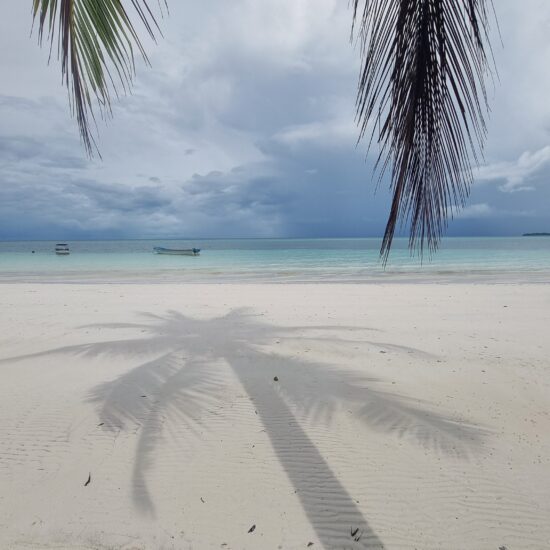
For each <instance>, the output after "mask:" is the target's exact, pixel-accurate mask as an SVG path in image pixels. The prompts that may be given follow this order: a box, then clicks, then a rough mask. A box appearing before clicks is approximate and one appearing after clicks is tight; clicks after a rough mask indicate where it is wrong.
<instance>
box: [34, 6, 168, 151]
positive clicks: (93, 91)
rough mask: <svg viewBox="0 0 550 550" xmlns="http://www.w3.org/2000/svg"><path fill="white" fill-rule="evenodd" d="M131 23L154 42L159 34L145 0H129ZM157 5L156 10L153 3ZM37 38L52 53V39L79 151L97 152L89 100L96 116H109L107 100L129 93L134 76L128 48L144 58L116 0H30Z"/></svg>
mask: <svg viewBox="0 0 550 550" xmlns="http://www.w3.org/2000/svg"><path fill="white" fill-rule="evenodd" d="M126 4H127V5H130V6H131V7H132V8H133V11H134V12H135V13H136V15H137V19H139V20H140V21H141V23H142V24H143V25H144V27H145V29H146V32H147V33H148V35H149V36H150V37H151V38H152V39H153V40H154V39H155V34H156V33H157V32H160V30H159V27H158V24H157V21H156V19H155V16H154V14H153V12H152V10H151V9H150V7H149V5H148V3H147V2H146V1H145V0H129V1H128V2H127V3H126ZM159 7H160V8H161V13H162V7H161V4H160V2H159ZM33 15H34V19H35V21H38V38H39V42H40V43H41V44H42V43H43V40H44V36H45V35H46V36H47V39H48V40H49V41H50V49H51V50H53V47H54V44H55V42H56V41H57V49H58V56H59V58H60V59H61V70H62V77H63V82H64V83H65V84H66V86H67V88H68V90H69V97H70V103H71V110H72V112H73V114H74V115H75V116H76V119H77V122H78V127H79V130H80V135H81V136H82V141H83V143H84V147H85V148H86V151H87V153H88V154H89V155H93V153H94V151H97V146H96V144H95V140H94V137H93V133H92V130H91V126H92V124H93V121H94V120H95V119H94V99H95V100H97V106H98V109H99V111H100V112H101V114H102V116H104V115H106V114H109V113H110V106H111V96H112V94H113V93H114V94H115V95H118V87H119V86H120V87H121V88H122V90H123V91H124V92H127V91H128V90H129V87H130V85H131V83H132V78H133V76H134V73H135V64H134V49H135V48H137V50H138V51H139V53H140V54H141V56H142V57H143V59H144V60H145V61H146V62H147V63H148V58H147V55H146V53H145V50H144V48H143V45H142V42H141V40H140V38H139V36H138V33H137V31H136V29H135V27H134V24H133V23H132V20H131V18H130V15H129V13H128V10H127V9H126V8H125V7H124V6H123V4H122V2H121V0H33Z"/></svg>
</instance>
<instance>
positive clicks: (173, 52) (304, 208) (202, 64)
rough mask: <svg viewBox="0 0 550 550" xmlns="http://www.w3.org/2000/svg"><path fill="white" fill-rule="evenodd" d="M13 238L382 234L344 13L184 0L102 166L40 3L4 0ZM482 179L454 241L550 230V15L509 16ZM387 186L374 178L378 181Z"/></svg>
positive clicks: (509, 2)
mask: <svg viewBox="0 0 550 550" xmlns="http://www.w3.org/2000/svg"><path fill="white" fill-rule="evenodd" d="M1 2H2V13H3V17H2V18H1V19H0V52H2V53H1V54H0V64H1V74H2V83H1V85H0V239H4V240H6V239H24V238H29V239H34V238H52V239H58V238H63V239H69V238H72V239H76V238H118V237H155V236H159V237H160V236H166V237H201V236H203V237H271V236H281V237H293V236H295V237H316V236H319V237H325V236H335V237H338V236H378V235H380V234H381V233H382V232H383V229H384V225H385V218H386V215H387V211H388V202H389V193H388V184H387V182H383V183H382V185H381V186H380V188H379V189H378V191H377V192H376V193H375V185H374V183H375V182H373V181H372V180H373V178H372V160H371V159H370V158H366V156H365V152H366V151H365V148H366V143H364V144H362V145H360V146H359V147H356V145H355V143H356V137H357V128H356V126H355V123H354V99H355V89H356V80H357V75H358V70H359V60H358V52H357V50H356V49H354V48H353V47H352V46H351V45H350V42H349V33H350V23H351V13H350V11H349V9H348V2H347V1H346V0H232V1H231V2H227V0H203V1H197V0H171V1H170V2H169V3H170V9H171V14H170V17H169V18H167V19H164V20H163V21H162V23H161V25H162V28H163V32H164V35H165V36H164V39H161V40H160V42H159V44H158V45H157V46H154V45H153V44H149V43H147V44H148V46H149V47H148V51H149V53H150V58H151V62H152V65H153V68H152V69H149V68H147V67H145V66H144V64H143V63H141V62H138V63H137V76H136V81H135V87H134V91H133V94H132V95H131V96H129V97H122V98H121V99H120V100H119V101H118V102H117V103H116V105H115V107H114V118H113V119H112V120H110V121H108V123H107V124H104V123H102V122H100V123H99V136H100V137H99V147H100V150H101V153H102V156H103V160H98V159H95V160H89V159H87V158H86V155H85V152H84V150H83V148H82V146H81V145H80V142H79V137H78V132H77V127H76V123H75V121H74V120H72V119H71V117H70V114H69V109H68V103H67V93H66V91H65V90H64V88H63V87H62V86H61V77H60V70H59V65H58V64H57V63H56V62H52V63H51V64H50V66H49V67H48V66H47V60H48V59H47V58H48V52H47V49H45V50H40V49H39V48H38V47H37V45H36V37H35V36H33V37H32V38H30V37H29V36H30V29H31V1H30V0H25V1H23V0H1ZM495 4H496V7H497V10H498V13H499V23H500V27H501V33H502V39H503V42H504V47H503V48H502V47H501V46H500V43H499V42H498V41H495V42H494V48H495V54H496V58H497V64H498V67H499V81H497V82H496V84H495V86H494V87H490V96H491V105H492V114H491V121H490V125H489V137H488V141H487V146H486V151H485V165H484V166H482V167H481V168H480V169H479V171H477V172H476V182H475V185H474V187H473V189H472V194H471V197H470V199H469V202H468V206H467V208H466V209H465V210H464V211H463V212H462V213H461V214H460V215H459V216H458V218H456V219H455V220H454V221H453V222H451V224H450V227H449V231H448V234H450V235H516V234H521V233H523V232H526V231H550V209H549V208H548V205H549V204H550V182H549V176H550V64H549V59H550V2H548V0H523V1H522V2H518V1H517V0H496V2H495ZM375 181H376V180H375Z"/></svg>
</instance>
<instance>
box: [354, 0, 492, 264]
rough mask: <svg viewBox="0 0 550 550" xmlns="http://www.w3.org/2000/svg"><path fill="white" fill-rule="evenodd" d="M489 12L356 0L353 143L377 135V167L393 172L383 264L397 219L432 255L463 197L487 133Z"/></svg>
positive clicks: (471, 4)
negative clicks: (357, 60)
mask: <svg viewBox="0 0 550 550" xmlns="http://www.w3.org/2000/svg"><path fill="white" fill-rule="evenodd" d="M489 8H491V9H492V0H353V9H354V14H353V15H354V26H356V25H358V26H359V40H360V44H361V57H362V65H361V72H360V78H359V85H358V92H357V103H356V108H357V120H358V123H359V127H360V137H359V139H362V138H364V137H365V135H366V134H371V136H370V139H371V143H372V140H373V139H376V140H377V142H378V145H379V148H380V152H379V156H378V160H377V163H376V168H375V170H378V173H379V177H380V178H382V176H383V175H384V174H385V173H386V172H387V171H388V169H389V170H390V172H391V190H392V193H393V198H392V204H391V210H390V214H389V218H388V221H387V225H386V230H385V234H384V239H383V242H382V248H381V251H380V252H381V255H382V257H383V258H384V261H387V258H388V254H389V251H390V248H391V245H392V240H393V237H394V234H395V231H396V227H397V224H398V222H399V221H401V222H402V223H403V222H405V223H407V222H409V223H410V236H409V246H410V248H411V250H414V249H415V248H416V247H418V248H419V249H420V252H422V251H423V249H424V246H425V244H427V245H428V247H429V249H430V251H433V250H435V249H436V248H437V246H438V243H439V240H440V238H441V235H442V232H443V230H444V229H445V227H446V224H447V221H448V219H449V216H452V214H453V211H454V209H455V208H457V207H461V206H464V204H465V200H466V198H467V197H468V194H469V190H470V184H471V182H472V169H471V166H472V163H475V162H477V161H478V159H479V158H480V155H481V154H482V150H483V143H484V139H485V135H486V123H485V117H486V114H487V112H488V104H487V94H486V85H485V80H486V78H487V76H488V75H490V74H491V72H492V65H493V64H492V57H491V47H490V43H489V36H488V32H489V23H490V20H491V14H492V13H493V11H490V10H489ZM369 147H370V144H369ZM379 181H380V180H379Z"/></svg>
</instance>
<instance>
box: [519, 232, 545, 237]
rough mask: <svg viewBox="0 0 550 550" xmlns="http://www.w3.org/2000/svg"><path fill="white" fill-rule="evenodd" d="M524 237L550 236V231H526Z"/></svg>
mask: <svg viewBox="0 0 550 550" xmlns="http://www.w3.org/2000/svg"><path fill="white" fill-rule="evenodd" d="M522 236H523V237H550V233H524V234H523V235H522Z"/></svg>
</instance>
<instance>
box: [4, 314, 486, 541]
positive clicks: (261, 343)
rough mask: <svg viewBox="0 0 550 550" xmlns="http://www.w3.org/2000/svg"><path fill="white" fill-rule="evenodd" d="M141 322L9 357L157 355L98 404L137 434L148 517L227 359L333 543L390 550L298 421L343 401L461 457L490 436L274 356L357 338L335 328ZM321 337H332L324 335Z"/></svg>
mask: <svg viewBox="0 0 550 550" xmlns="http://www.w3.org/2000/svg"><path fill="white" fill-rule="evenodd" d="M142 318H143V319H144V322H142V323H135V324H133V323H110V324H103V325H96V328H101V329H106V328H109V329H113V330H117V329H125V330H139V331H140V334H139V336H138V337H136V338H135V339H131V338H130V339H124V340H111V341H102V342H96V343H92V344H83V345H81V346H68V347H62V348H58V349H56V350H48V351H46V352H43V353H42V354H33V355H26V356H19V357H16V358H12V360H21V359H24V358H32V357H34V358H35V357H39V356H41V355H49V354H55V353H61V354H74V355H82V356H85V357H96V356H102V355H105V356H119V355H127V356H129V357H136V356H142V355H143V353H156V354H157V355H158V354H159V353H160V355H159V356H158V357H157V358H156V359H153V360H151V361H148V362H145V363H141V364H140V365H138V366H137V367H135V368H133V369H132V370H130V371H129V372H127V373H125V374H123V375H121V376H119V377H118V378H116V379H114V380H112V381H109V382H106V383H103V384H101V385H99V386H97V387H96V388H95V389H94V390H93V392H92V394H91V395H90V397H89V399H90V401H91V402H93V403H94V404H95V405H96V407H97V408H98V413H99V416H100V419H101V421H102V422H103V423H104V427H105V429H106V430H111V431H117V430H129V429H130V427H131V426H136V425H137V426H138V427H140V434H139V438H138V444H137V448H136V458H135V460H134V469H133V488H132V498H133V501H134V504H135V506H136V508H137V509H138V510H140V511H141V512H143V513H147V514H151V515H153V514H154V503H153V499H152V496H151V495H150V493H149V491H148V489H147V483H146V477H147V472H148V471H149V470H150V468H151V467H152V465H153V462H154V456H155V452H157V449H158V447H159V446H160V442H161V438H162V437H163V436H162V434H163V430H164V428H165V424H166V423H167V422H168V421H170V422H172V423H173V422H178V423H182V424H184V425H186V426H188V427H189V428H190V429H193V428H194V427H196V426H198V425H200V422H201V415H202V412H203V411H204V409H205V407H207V406H208V404H213V403H215V402H216V400H217V399H218V398H219V393H220V390H221V388H222V387H223V384H222V383H221V382H220V379H219V376H218V374H219V373H215V372H214V371H213V370H212V365H213V364H214V363H215V362H219V361H220V360H221V361H223V362H224V363H225V364H228V365H229V366H230V367H231V370H232V371H233V373H234V374H235V375H236V377H237V378H238V380H239V381H240V383H241V385H242V386H243V387H244V388H245V390H246V391H247V392H248V394H249V396H250V398H251V400H252V401H253V402H254V404H255V407H256V409H257V412H258V415H259V417H260V419H261V421H262V423H263V425H264V427H265V430H266V433H267V435H268V437H269V438H270V441H271V443H272V446H273V449H274V451H275V454H276V456H277V458H278V460H279V462H280V463H281V465H282V466H283V468H284V470H285V472H286V473H287V476H288V478H289V480H290V482H291V483H292V485H293V486H294V488H295V493H296V495H297V497H298V498H299V500H300V502H301V505H302V507H303V509H304V511H305V513H306V515H307V517H308V519H309V521H310V523H311V525H312V527H313V528H314V529H315V532H316V534H317V536H318V538H319V540H320V542H321V544H322V545H324V546H325V547H339V548H341V547H346V548H382V547H383V544H382V542H381V540H380V539H379V538H378V536H377V535H376V533H375V532H374V531H373V529H372V528H371V527H370V526H369V524H368V522H367V520H366V519H365V518H364V516H363V515H362V512H361V511H360V510H359V508H358V507H357V505H356V502H355V500H354V499H353V498H352V497H351V495H350V494H349V492H348V491H347V489H346V488H345V487H344V486H343V485H342V484H341V482H340V481H339V480H338V478H337V477H336V476H335V475H334V473H333V472H332V470H331V468H330V465H329V464H328V463H327V462H326V460H325V459H324V458H323V457H322V456H321V454H320V453H319V451H318V450H317V447H316V445H315V444H314V442H313V441H312V440H311V439H310V437H309V436H308V435H307V433H306V432H305V431H304V429H303V428H302V427H301V425H300V422H298V420H297V417H296V415H297V414H298V415H300V416H301V417H302V418H304V419H307V418H309V419H312V420H314V421H317V422H324V423H327V424H329V423H330V421H331V418H332V415H333V414H334V411H335V410H336V409H337V408H338V407H341V406H343V405H344V404H345V406H346V407H347V408H348V409H349V408H352V409H354V412H355V414H356V415H357V418H359V419H361V421H363V422H365V423H366V424H368V425H369V426H371V427H372V428H374V429H378V430H382V431H384V432H387V433H389V434H394V435H396V436H398V437H404V438H407V439H409V440H410V441H411V442H414V443H417V444H420V445H422V446H423V447H426V448H429V449H431V450H433V451H435V452H443V453H447V454H450V455H455V456H457V457H459V458H466V457H468V456H469V454H470V453H471V452H473V451H474V450H475V449H476V448H477V447H478V446H479V445H480V444H481V442H482V438H483V435H484V432H483V430H481V429H479V428H478V427H475V426H472V425H469V424H466V423H464V422H461V421H460V420H459V419H452V418H449V417H446V416H444V415H441V414H438V413H436V412H434V411H430V410H428V409H427V408H426V406H425V404H422V403H420V402H418V401H415V400H412V399H407V398H404V397H401V396H398V395H395V394H392V393H388V392H385V391H383V390H382V389H379V388H378V389H375V388H373V387H372V386H374V385H376V384H381V382H380V381H379V380H376V379H373V378H368V377H366V376H365V375H363V374H362V373H360V372H358V371H355V370H350V369H347V370H346V369H343V368H340V367H338V368H336V367H334V366H331V365H330V364H326V363H319V362H311V361H306V360H303V359H297V358H296V357H285V356H283V355H279V354H274V353H273V352H272V351H269V349H272V348H269V349H268V346H271V344H273V343H274V342H275V341H277V340H278V339H280V338H285V337H287V338H294V339H298V340H300V338H306V339H311V338H312V336H308V334H307V332H308V331H312V332H313V331H316V332H317V334H316V335H315V337H314V338H316V339H320V340H325V341H326V340H327V339H330V341H331V342H332V344H333V345H334V346H338V345H342V344H344V345H346V344H348V345H349V341H347V340H343V341H342V340H341V339H340V338H338V337H337V336H336V335H334V334H332V335H330V334H328V333H330V332H332V333H333V332H334V330H335V329H336V328H337V327H274V326H271V325H269V324H267V323H263V322H260V321H259V318H258V316H256V315H253V314H251V313H249V312H247V311H245V310H233V311H231V312H230V313H229V314H227V315H225V316H223V317H219V318H214V319H206V320H200V319H193V318H189V317H186V316H184V315H182V314H181V313H179V312H176V311H170V312H168V313H167V314H166V315H164V316H157V315H153V314H150V313H143V314H142ZM87 328H93V326H92V325H91V326H88V327H87ZM340 328H342V327H340ZM347 329H349V330H352V329H353V330H357V329H356V328H353V327H347ZM323 330H324V331H325V334H322V333H321V334H318V333H319V331H321V332H322V331H323ZM359 341H361V342H363V343H369V344H371V345H376V346H383V345H386V344H381V343H377V342H371V341H369V340H359ZM394 350H395V351H398V352H399V351H400V352H401V353H410V352H411V351H413V352H418V353H420V354H422V353H423V352H422V350H412V349H411V348H403V349H400V347H399V346H397V347H395V346H394ZM273 374H277V376H278V377H279V382H278V383H277V384H275V383H274V382H273V381H272V378H273ZM289 381H292V383H290V382H289ZM142 395H145V396H146V397H141V396H142ZM138 396H139V397H138ZM350 526H352V527H354V529H355V528H358V529H359V532H362V533H363V536H362V537H361V538H360V540H358V541H356V540H354V538H353V537H351V538H350V531H349V528H350Z"/></svg>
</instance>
